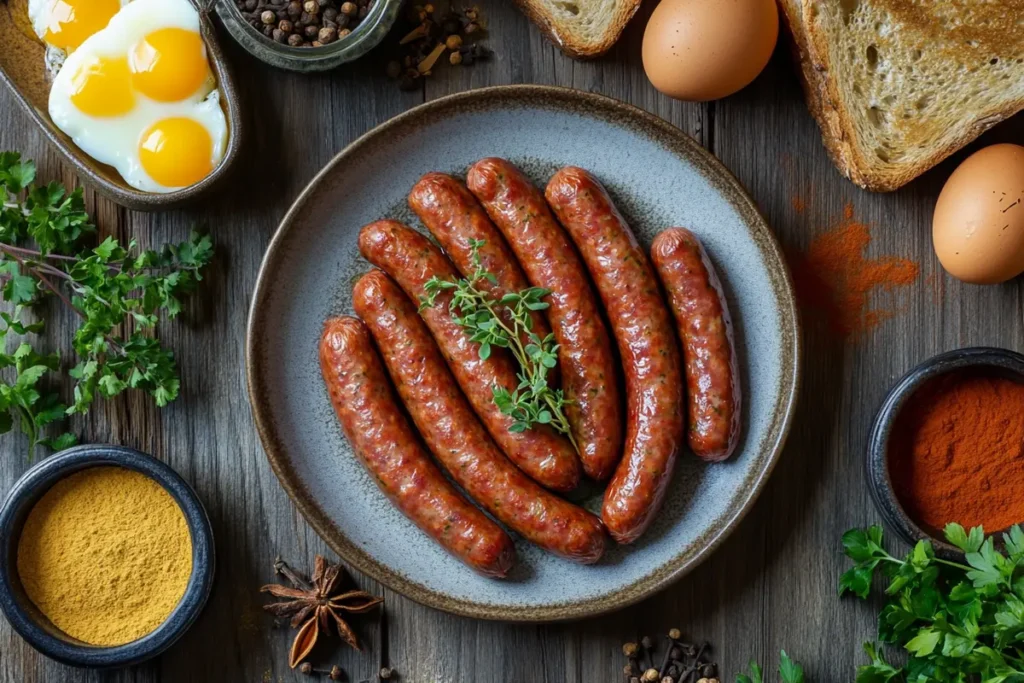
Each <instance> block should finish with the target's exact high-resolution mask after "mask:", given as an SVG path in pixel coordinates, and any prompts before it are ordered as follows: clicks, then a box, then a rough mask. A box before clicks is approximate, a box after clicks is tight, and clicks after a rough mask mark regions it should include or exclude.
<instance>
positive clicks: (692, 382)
mask: <svg viewBox="0 0 1024 683" xmlns="http://www.w3.org/2000/svg"><path fill="white" fill-rule="evenodd" d="M651 260H652V261H654V268H655V270H657V271H658V276H659V277H660V278H661V283H662V284H663V285H664V286H665V292H666V293H667V294H668V302H669V305H670V306H671V307H672V313H673V314H674V315H675V318H676V327H677V329H678V331H679V339H680V341H682V344H683V369H684V370H685V372H686V389H687V405H688V407H689V420H688V427H687V436H688V439H689V443H690V450H692V451H693V452H694V453H695V454H696V455H697V456H699V457H700V458H702V459H704V460H707V461H710V462H718V461H720V460H725V459H726V458H728V457H729V456H730V455H732V452H733V451H734V450H735V449H736V443H737V441H738V440H739V434H740V381H739V369H738V366H737V363H736V348H735V346H733V340H732V321H731V320H730V319H729V309H728V308H727V307H726V303H725V295H724V294H722V285H721V283H720V282H719V281H718V275H717V274H716V273H715V267H714V266H713V265H712V264H711V259H709V258H708V255H707V252H705V251H704V246H703V245H702V244H701V243H700V240H698V239H697V238H696V237H695V236H694V235H693V233H691V232H690V231H689V230H685V229H684V228H671V229H669V230H666V231H665V232H663V233H661V234H660V235H658V236H657V237H656V238H655V240H654V244H652V245H651Z"/></svg>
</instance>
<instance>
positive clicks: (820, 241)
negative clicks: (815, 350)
mask: <svg viewBox="0 0 1024 683" xmlns="http://www.w3.org/2000/svg"><path fill="white" fill-rule="evenodd" d="M870 243H871V232H870V230H869V227H868V225H867V224H866V223H864V222H861V221H858V220H855V219H854V213H853V206H852V205H851V204H847V205H846V207H845V208H844V209H843V219H842V220H841V221H840V222H839V224H838V225H836V226H834V227H833V228H832V229H830V230H829V231H828V232H825V233H824V234H821V235H818V236H817V237H815V238H814V239H812V240H811V244H810V246H809V247H808V248H807V250H806V251H804V252H803V253H798V254H792V255H791V257H790V266H791V268H792V272H793V281H794V284H795V286H796V290H797V296H798V298H799V300H800V304H801V306H802V307H803V308H805V309H807V310H808V311H810V312H813V313H817V314H819V315H821V316H822V317H823V318H824V320H825V322H826V323H827V325H828V327H829V329H830V330H831V331H832V332H833V333H835V334H836V335H837V336H839V337H841V338H847V339H849V338H857V337H859V336H860V335H862V334H864V333H865V332H867V331H869V330H871V329H873V328H874V327H876V326H878V325H879V324H880V323H882V322H883V321H885V320H887V319H889V318H891V317H893V316H894V315H895V312H894V311H892V310H888V309H882V308H871V307H870V306H869V300H870V295H871V294H872V293H873V291H874V290H876V289H882V290H888V291H892V290H895V289H896V288H897V287H903V286H907V285H910V284H912V283H913V282H914V281H916V280H917V278H918V275H919V274H920V267H919V266H918V264H917V263H916V262H914V261H911V260H910V259H906V258H898V257H894V256H883V257H880V258H876V259H869V258H867V257H866V255H865V252H866V251H867V248H868V245H869V244H870Z"/></svg>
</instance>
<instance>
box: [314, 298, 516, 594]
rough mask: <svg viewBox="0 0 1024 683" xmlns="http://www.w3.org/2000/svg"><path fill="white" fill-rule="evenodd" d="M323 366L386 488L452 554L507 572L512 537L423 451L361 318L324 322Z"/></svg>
mask: <svg viewBox="0 0 1024 683" xmlns="http://www.w3.org/2000/svg"><path fill="white" fill-rule="evenodd" d="M320 370H321V372H322V373H323V377H324V382H325V383H326V385H327V392H328V394H329V395H330V397H331V403H332V404H333V405H334V411H335V412H336V413H337V415H338V420H339V421H340V422H341V426H342V429H343V430H344V432H345V435H346V436H347V437H348V440H349V443H351V444H352V449H353V450H354V451H355V453H356V455H357V456H358V457H359V459H360V460H361V461H362V463H363V465H364V466H365V467H366V469H367V470H368V471H369V472H370V474H371V475H372V476H373V478H374V480H375V481H376V482H377V485H378V486H379V487H380V489H381V491H383V492H384V494H385V495H386V496H387V497H388V498H389V499H391V502H392V503H394V505H395V506H396V507H397V508H398V509H399V510H400V511H401V512H402V514H404V515H405V516H406V517H408V518H409V519H410V520H411V521H412V522H413V523H414V524H416V526H418V527H419V528H420V529H422V530H423V531H424V532H425V533H426V534H427V535H429V536H430V537H431V538H433V539H434V540H435V541H437V542H438V543H439V544H441V546H443V547H444V548H445V550H447V551H448V552H450V553H451V554H453V555H455V557H457V558H459V559H460V560H462V561H463V562H465V563H466V564H467V565H469V566H470V567H472V568H473V569H475V570H477V571H479V572H480V573H481V574H485V575H487V576H493V577H499V578H500V577H503V576H505V574H506V573H508V570H509V569H510V568H511V567H512V562H513V561H514V559H515V546H513V544H512V539H511V538H509V536H508V534H506V533H505V531H504V530H503V529H502V528H501V527H499V526H498V525H497V524H495V523H494V522H493V521H492V520H491V519H489V518H488V517H487V516H486V515H484V513H482V512H481V511H480V510H478V509H477V508H476V507H474V506H473V505H472V504H471V503H470V502H469V501H467V500H466V499H465V498H463V497H462V495H461V494H460V493H459V492H458V491H456V490H455V487H453V486H452V485H451V483H450V482H449V481H448V480H447V479H446V478H445V476H444V474H442V473H441V471H440V470H439V469H438V468H437V466H436V465H434V463H433V461H432V460H431V459H430V456H429V455H428V454H427V453H426V451H424V450H423V447H422V446H421V445H420V441H419V438H418V437H417V436H416V434H415V433H414V432H413V430H412V427H411V426H410V425H409V422H408V420H407V419H406V417H405V415H404V414H403V413H402V409H401V407H400V406H399V405H398V401H397V400H396V399H395V395H394V393H393V392H392V390H391V385H390V383H389V382H388V378H387V376H386V375H385V374H384V368H383V367H382V366H381V364H380V359H379V358H378V356H377V352H376V351H375V350H374V347H373V342H372V341H371V339H370V335H369V333H368V332H367V330H366V327H365V326H364V325H363V323H361V322H360V321H359V320H357V319H355V318H351V317H342V318H333V319H331V320H328V321H327V322H326V323H325V324H324V331H323V335H322V336H321V338H320Z"/></svg>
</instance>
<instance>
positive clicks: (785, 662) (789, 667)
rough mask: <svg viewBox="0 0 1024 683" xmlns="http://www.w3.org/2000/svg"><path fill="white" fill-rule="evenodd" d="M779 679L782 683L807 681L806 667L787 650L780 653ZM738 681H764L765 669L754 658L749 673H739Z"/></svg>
mask: <svg viewBox="0 0 1024 683" xmlns="http://www.w3.org/2000/svg"><path fill="white" fill-rule="evenodd" d="M779 681H780V682H781V683H805V681H804V668H803V667H802V666H800V664H799V663H798V662H795V661H793V660H792V659H790V657H789V655H787V654H786V651H785V650H782V651H781V652H780V653H779ZM736 683H764V671H763V670H762V669H761V667H760V666H759V665H758V663H757V662H756V661H754V660H751V661H750V664H749V674H737V676H736Z"/></svg>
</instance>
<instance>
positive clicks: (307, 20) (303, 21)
mask: <svg viewBox="0 0 1024 683" xmlns="http://www.w3.org/2000/svg"><path fill="white" fill-rule="evenodd" d="M312 23H313V17H312V16H311V15H310V14H309V12H305V11H304V12H303V13H302V14H300V15H299V21H298V24H299V26H309V25H310V24H312Z"/></svg>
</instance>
